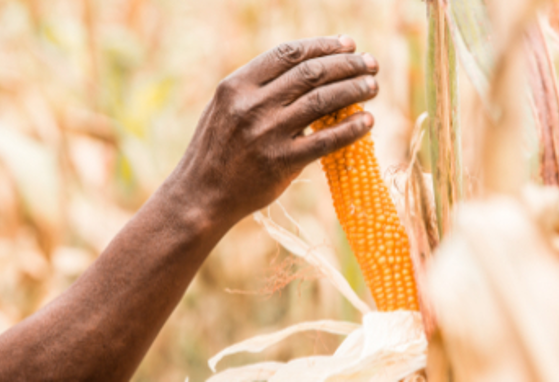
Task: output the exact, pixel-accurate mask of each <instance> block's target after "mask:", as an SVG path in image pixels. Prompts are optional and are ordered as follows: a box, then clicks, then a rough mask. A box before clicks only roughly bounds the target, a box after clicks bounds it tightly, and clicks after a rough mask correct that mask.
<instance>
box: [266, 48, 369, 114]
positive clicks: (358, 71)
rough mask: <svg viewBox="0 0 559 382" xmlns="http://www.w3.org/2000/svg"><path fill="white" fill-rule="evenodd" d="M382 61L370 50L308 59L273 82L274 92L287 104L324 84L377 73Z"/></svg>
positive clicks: (274, 95) (272, 92)
mask: <svg viewBox="0 0 559 382" xmlns="http://www.w3.org/2000/svg"><path fill="white" fill-rule="evenodd" d="M377 72H378V63H377V61H376V60H375V59H374V58H373V56H371V55H370V54H368V53H367V54H364V55H358V54H349V53H347V54H337V55H333V56H327V57H320V58H315V59H311V60H307V61H305V62H303V63H301V64H299V65H297V66H296V67H294V68H292V69H291V70H289V71H287V72H286V73H285V74H283V75H281V76H280V77H279V78H277V79H276V80H274V81H273V82H271V83H269V84H268V85H267V86H268V87H269V92H270V96H271V97H274V98H277V97H281V98H282V99H281V102H282V103H283V104H284V105H287V104H290V103H292V102H294V101H295V100H296V99H297V98H299V97H301V96H302V95H304V94H306V93H308V92H309V91H311V90H313V89H315V88H317V87H320V86H322V85H325V84H328V83H331V82H335V81H340V80H344V79H347V78H352V77H357V76H361V75H365V74H373V75H374V74H376V73H377Z"/></svg>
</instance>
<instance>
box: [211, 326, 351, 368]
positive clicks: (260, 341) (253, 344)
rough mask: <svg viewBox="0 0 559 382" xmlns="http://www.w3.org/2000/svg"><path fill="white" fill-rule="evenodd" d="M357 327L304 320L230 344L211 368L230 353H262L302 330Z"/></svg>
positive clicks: (347, 331) (342, 331) (343, 331)
mask: <svg viewBox="0 0 559 382" xmlns="http://www.w3.org/2000/svg"><path fill="white" fill-rule="evenodd" d="M357 329H359V325H358V324H355V323H352V322H344V321H333V320H322V321H309V322H302V323H299V324H296V325H293V326H290V327H288V328H286V329H283V330H280V331H278V332H275V333H271V334H265V335H261V336H256V337H253V338H250V339H248V340H245V341H243V342H240V343H238V344H235V345H233V346H230V347H228V348H226V349H224V350H222V351H220V352H219V353H218V354H216V355H215V356H213V357H212V358H211V359H210V360H209V361H208V365H209V366H210V369H211V370H212V371H213V372H215V371H216V366H217V364H218V362H219V361H221V360H222V359H223V358H224V357H226V356H228V355H232V354H236V353H241V352H250V353H260V352H261V351H263V350H265V349H267V348H269V347H270V346H272V345H275V344H277V343H278V342H280V341H283V340H284V339H286V338H287V337H289V336H291V335H293V334H296V333H300V332H305V331H309V330H317V331H321V332H327V333H333V334H343V335H347V334H350V333H351V332H353V331H355V330H357Z"/></svg>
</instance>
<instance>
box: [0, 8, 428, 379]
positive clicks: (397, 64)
mask: <svg viewBox="0 0 559 382" xmlns="http://www.w3.org/2000/svg"><path fill="white" fill-rule="evenodd" d="M0 20H1V22H2V27H1V28H0V101H1V102H0V332H1V331H3V330H5V329H7V328H8V327H10V326H11V325H14V324H15V323H17V322H19V321H20V320H22V319H23V318H25V317H26V316H28V315H30V314H32V313H33V312H34V311H36V310H37V309H39V308H40V307H41V306H44V305H45V304H46V303H48V302H49V301H51V300H52V299H53V298H54V297H56V296H57V295H59V294H60V293H61V292H63V291H64V290H65V289H66V288H67V287H68V286H69V285H70V284H71V283H72V282H73V281H74V280H75V279H76V278H77V277H78V276H79V275H80V274H81V273H82V272H83V271H84V269H86V268H87V267H88V266H89V265H90V264H91V263H92V262H93V261H94V260H95V258H96V257H97V256H98V255H99V253H100V252H101V251H102V250H103V249H104V247H105V246H106V245H107V243H108V242H109V241H110V239H111V238H112V237H113V236H114V235H115V233H116V232H117V231H118V230H119V229H120V228H121V227H122V226H123V224H125V223H126V221H127V220H128V219H129V218H130V217H131V216H132V215H133V213H134V212H135V211H136V210H137V209H138V208H139V207H140V205H141V204H142V203H143V202H144V201H145V200H146V199H147V197H148V196H149V195H150V194H151V193H152V192H153V191H154V190H155V189H156V187H157V186H158V185H159V184H160V182H161V181H162V180H163V179H164V178H165V176H166V175H167V174H168V173H169V172H170V171H171V169H172V168H173V166H174V164H175V163H176V162H177V161H178V159H179V158H180V156H181V155H182V152H183V151H184V149H185V148H186V146H187V144H188V141H189V139H190V136H191V135H192V133H193V131H194V128H195V126H196V123H197V119H198V117H199V115H200V113H201V112H202V110H203V107H204V106H205V104H206V103H207V102H208V101H209V99H210V98H211V96H212V93H213V89H214V88H215V86H216V85H217V84H218V82H219V81H220V80H221V79H222V78H223V77H225V76H226V75H228V74H229V73H230V72H231V71H233V70H234V69H236V68H238V67H239V66H240V65H242V64H244V63H246V62H248V61H249V60H250V59H252V58H253V57H254V56H256V55H257V54H259V53H261V52H263V51H265V50H267V49H271V48H273V47H274V46H275V45H276V44H279V43H281V42H284V41H287V40H292V39H297V38H305V37H311V36H317V35H335V34H339V33H347V34H350V35H351V36H353V37H354V38H355V39H356V41H357V44H358V46H359V50H362V51H369V52H373V53H374V55H375V56H377V58H378V60H379V61H380V62H382V63H383V65H382V71H381V73H380V74H379V76H380V83H381V84H382V93H381V96H379V98H378V99H377V100H376V101H375V102H374V103H373V104H372V105H371V107H373V108H374V109H376V111H375V114H376V118H377V121H378V127H377V128H376V129H375V135H376V137H377V139H378V140H379V141H383V142H384V144H380V145H379V151H382V152H383V155H382V156H381V157H382V160H383V161H384V165H383V166H384V168H389V167H390V166H393V165H395V164H396V165H397V164H399V163H400V162H401V158H404V157H405V156H406V155H407V153H408V145H407V142H408V140H409V136H410V134H411V128H412V127H413V124H414V121H415V119H416V118H417V117H418V116H419V115H420V114H421V113H422V112H423V111H424V109H425V100H424V97H423V91H424V81H425V80H424V78H423V76H422V73H423V72H424V69H423V68H424V61H423V52H424V51H425V30H426V28H425V23H424V4H422V3H421V2H420V1H417V0H398V1H396V0H394V1H390V2H387V1H384V0H371V1H367V2H364V1H362V0H347V1H343V2H341V1H338V0H309V1H304V2H300V1H296V0H264V1H263V0H239V1H234V2H231V1H225V0H207V1H204V2H191V1H189V2H184V1H178V0H163V1H159V0H115V1H111V2H106V1H100V0H82V1H75V0H0ZM302 178H303V179H305V180H306V181H305V182H297V183H295V184H293V186H292V187H291V188H290V190H289V191H288V192H287V193H286V194H285V195H284V196H282V198H281V204H282V206H284V207H285V208H286V209H287V210H288V211H289V212H290V214H291V215H292V216H293V217H294V218H295V219H296V221H297V222H298V224H299V225H300V226H301V227H302V228H303V229H304V231H305V232H307V233H308V236H310V237H312V238H313V239H314V245H315V246H318V247H320V248H321V253H323V254H325V256H327V258H328V259H329V261H330V262H331V264H333V265H332V267H333V268H335V269H340V270H341V273H342V274H343V277H344V278H345V280H347V284H348V285H349V286H351V289H352V290H354V291H355V292H353V296H354V300H355V299H356V298H357V297H358V298H359V300H360V301H363V304H367V305H371V303H372V300H371V297H370V296H369V295H368V292H367V289H366V288H365V286H364V283H363V279H362V276H361V274H360V272H359V268H358V266H357V264H356V262H355V261H354V259H353V258H352V256H350V252H349V249H348V246H347V243H346V241H345V238H344V235H343V232H342V231H341V229H340V227H339V226H338V224H337V222H336V219H335V213H334V210H333V209H332V208H331V205H330V196H329V194H328V189H327V185H326V182H325V181H324V179H323V176H322V174H321V171H320V168H319V166H318V165H313V166H310V167H309V168H308V169H307V170H306V171H305V172H304V173H303V175H302ZM274 216H275V219H276V220H277V221H278V222H279V223H281V224H283V225H287V226H289V227H292V228H294V225H293V223H291V222H290V221H289V220H288V219H287V218H285V217H284V216H283V214H282V213H281V209H280V208H279V207H276V208H274ZM290 259H291V255H290V254H289V253H288V251H287V250H285V249H282V248H279V247H278V246H277V244H276V243H275V241H274V240H272V239H271V238H268V237H267V236H266V235H265V234H264V233H263V232H262V229H261V228H260V226H259V225H258V223H256V222H254V221H253V220H252V219H247V220H245V221H243V222H241V223H240V224H239V225H238V226H237V227H236V228H235V229H234V230H232V231H231V232H230V233H229V234H228V235H227V236H226V237H225V238H224V240H223V241H222V243H221V244H220V245H219V246H218V247H217V248H216V250H215V251H214V253H213V254H212V255H211V257H210V258H209V259H208V261H207V262H206V264H205V265H204V267H203V268H202V270H201V271H200V273H199V275H198V276H197V278H196V280H195V281H194V283H193V284H192V285H191V287H190V289H189V291H188V292H187V294H186V296H185V297H184V299H183V301H182V302H181V304H180V305H179V306H178V308H177V309H176V311H175V313H174V314H173V316H172V317H171V319H170V320H169V322H168V323H167V325H166V326H165V327H164V329H163V331H162V332H161V334H160V336H159V337H158V338H157V339H156V342H155V344H154V346H153V347H152V349H151V350H150V352H149V353H148V356H147V357H146V359H145V360H144V362H143V363H142V365H141V367H140V369H139V370H138V372H137V373H136V375H135V376H134V379H133V380H134V381H184V378H185V376H186V375H189V376H190V381H200V380H204V379H206V378H207V377H209V376H210V375H211V370H210V368H209V367H208V365H207V360H208V359H209V358H210V357H211V356H212V355H214V354H216V353H217V352H218V351H219V350H220V349H222V348H224V347H226V346H227V345H229V344H231V343H235V342H238V341H241V340H243V339H245V338H248V337H251V336H253V335H256V334H259V333H263V332H272V331H274V330H278V329H280V328H283V327H287V326H289V325H291V324H295V323H298V322H303V321H308V320H311V321H317V320H319V321H320V320H323V319H324V318H325V317H326V318H328V319H329V320H336V321H337V320H343V321H352V322H354V321H357V320H359V318H360V312H359V311H357V310H355V309H354V308H353V304H352V303H351V302H348V301H347V300H346V299H344V298H343V297H342V296H340V295H339V294H338V293H337V292H336V289H335V287H333V286H332V285H331V284H330V282H329V281H328V280H326V279H325V278H324V277H322V276H319V277H316V276H315V275H314V274H313V275H311V276H309V277H307V276H305V279H306V281H305V280H302V279H301V277H299V275H301V274H305V275H307V272H306V271H305V269H307V268H308V266H307V265H305V264H303V262H292V261H290ZM286 265H288V266H286ZM280 270H281V272H279V271H280ZM278 273H281V274H284V275H285V279H286V280H289V279H295V280H296V281H295V282H292V283H290V284H288V285H285V284H284V283H281V282H280V283H279V284H275V285H282V286H284V289H283V290H281V291H277V292H276V293H269V292H270V291H273V290H274V289H275V287H274V288H270V284H269V283H270V282H271V280H272V279H274V280H273V281H278V277H277V276H278ZM274 277H275V278H274ZM280 281H281V280H280ZM346 290H349V289H348V288H346ZM355 301H357V300H355ZM353 327H354V326H347V327H346V328H345V329H344V330H343V331H342V332H341V334H346V333H347V331H348V330H349V329H348V328H353ZM333 332H335V333H334V334H322V333H320V332H318V331H307V332H306V333H305V334H300V335H298V337H297V341H296V342H290V341H284V342H281V343H278V344H277V345H275V346H274V347H273V348H270V349H269V350H267V351H265V352H264V353H263V354H247V353H244V354H239V355H234V356H230V357H228V358H227V359H224V360H223V361H221V363H220V365H219V366H220V367H235V366H239V365H242V364H246V363H248V362H253V361H262V360H265V359H275V360H279V361H284V362H285V361H287V360H289V359H292V358H296V357H300V356H303V355H307V354H315V355H317V356H318V355H321V354H329V353H331V352H332V351H334V350H335V349H336V348H337V347H338V345H339V344H340V342H341V340H342V339H343V337H342V336H341V335H340V330H333Z"/></svg>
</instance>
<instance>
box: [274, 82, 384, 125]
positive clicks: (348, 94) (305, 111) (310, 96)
mask: <svg viewBox="0 0 559 382" xmlns="http://www.w3.org/2000/svg"><path fill="white" fill-rule="evenodd" d="M377 93H378V85H377V82H376V80H375V78H374V77H373V76H372V75H366V76H360V77H357V78H352V79H349V80H344V81H340V82H335V83H333V84H329V85H325V86H321V87H319V88H317V89H314V90H313V91H311V92H309V93H307V94H305V95H304V96H303V97H301V98H299V99H298V100H297V101H295V102H293V103H292V104H291V105H289V106H287V107H285V108H284V110H283V113H282V114H283V115H282V117H281V118H282V120H283V121H285V126H289V129H293V131H290V133H293V134H297V133H298V132H299V131H301V130H303V129H304V128H305V127H306V126H308V125H310V124H311V123H312V122H314V121H316V120H317V119H319V118H321V117H323V116H325V115H326V114H330V113H333V112H334V111H337V110H340V109H342V108H344V107H347V106H349V105H352V104H354V103H359V102H363V101H366V100H368V99H371V98H373V97H375V96H376V95H377Z"/></svg>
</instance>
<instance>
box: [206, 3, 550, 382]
mask: <svg viewBox="0 0 559 382" xmlns="http://www.w3.org/2000/svg"><path fill="white" fill-rule="evenodd" d="M425 5H426V8H427V12H426V14H427V23H426V24H427V26H428V33H427V36H426V39H427V41H428V43H427V46H426V62H427V67H426V81H425V86H426V92H425V94H426V101H427V102H426V105H427V110H428V112H427V114H425V115H422V116H420V117H419V118H418V120H417V122H416V124H415V128H414V129H410V130H409V133H410V134H409V135H408V138H411V139H408V140H406V139H402V136H400V137H398V136H395V135H392V136H390V137H388V138H382V137H379V135H378V134H377V136H376V139H377V141H382V142H391V143H392V145H390V144H388V145H387V146H389V147H402V146H405V145H406V144H407V145H408V146H407V147H409V149H408V150H407V152H406V154H407V155H403V156H401V157H400V160H401V162H400V163H399V166H396V167H397V168H396V169H394V168H392V169H391V168H390V165H387V163H390V162H391V159H393V158H390V157H389V155H386V153H383V152H382V151H381V152H380V153H379V154H378V155H379V156H380V158H379V160H380V161H381V163H382V162H384V165H385V166H384V168H385V169H386V176H385V182H386V183H387V185H388V186H389V187H390V190H391V192H392V197H393V199H394V201H395V204H396V206H397V207H398V208H399V215H400V217H401V219H402V221H403V224H404V225H405V226H406V230H407V232H408V234H409V236H410V244H411V256H412V259H413V261H414V267H415V280H416V283H417V284H418V290H419V293H418V294H419V298H420V301H421V314H420V313H417V312H409V311H396V312H374V311H373V308H368V303H367V302H364V301H362V300H361V299H359V297H358V296H356V295H354V293H353V291H352V290H351V289H348V287H349V284H348V283H347V282H345V281H344V279H343V276H342V275H341V274H339V273H338V272H337V271H336V270H335V269H332V266H331V264H330V263H329V262H328V260H327V259H326V256H324V255H322V254H321V253H320V251H319V250H317V249H316V248H315V246H314V245H312V244H308V243H309V242H310V243H312V241H313V240H314V238H313V237H309V236H308V235H304V234H301V233H300V232H302V231H303V230H301V229H298V230H297V232H299V234H294V233H292V232H290V231H288V230H286V229H284V228H282V227H281V225H278V224H277V223H276V222H274V220H272V219H271V218H270V217H269V216H264V215H262V214H260V213H259V214H257V215H256V220H257V221H259V222H260V223H261V224H262V225H263V226H264V227H265V229H266V231H267V232H268V233H269V235H270V236H271V237H272V238H274V239H275V240H277V241H278V242H279V243H280V244H281V245H282V246H283V247H284V248H285V249H287V250H289V251H290V252H291V253H292V254H294V255H296V256H300V257H302V258H304V259H305V260H306V261H307V262H308V263H309V264H311V265H313V266H315V267H316V268H317V269H318V270H319V271H320V273H321V274H322V275H324V276H325V278H326V279H328V280H329V281H330V282H331V283H332V284H333V285H334V286H336V287H337V289H338V290H339V292H340V294H341V295H343V296H344V297H345V298H346V299H347V300H348V301H350V302H351V303H352V305H353V306H354V307H355V308H356V310H357V311H359V312H360V313H361V314H362V315H363V317H362V324H359V325H356V324H355V323H351V322H347V321H331V320H330V321H329V320H321V321H307V322H301V323H298V324H296V325H294V326H291V327H289V328H286V329H283V330H280V331H278V332H275V333H272V334H267V335H262V336H258V337H254V338H252V339H248V340H245V341H243V342H240V343H238V344H236V345H233V346H231V347H229V348H226V349H225V350H223V351H221V352H219V353H218V354H217V355H216V356H215V357H213V358H212V359H210V361H209V364H210V367H211V368H212V369H213V370H215V368H216V365H217V364H218V363H219V362H220V361H221V360H222V359H223V357H225V356H229V355H231V354H236V353H239V352H253V353H254V352H261V351H262V350H264V349H266V348H267V347H269V346H273V345H275V344H276V343H278V342H279V341H282V340H284V339H286V338H287V337H288V336H291V335H293V334H295V333H297V332H300V331H309V330H313V331H314V330H320V331H324V332H329V333H336V334H346V335H347V337H346V339H345V340H344V341H343V342H342V344H341V345H340V346H339V347H338V348H337V350H336V351H335V352H334V353H333V354H332V355H329V356H327V355H321V356H316V355H312V356H307V357H303V358H299V359H293V360H291V361H289V362H287V363H284V362H270V361H268V360H267V361H266V362H261V363H256V364H251V365H248V366H243V367H238V368H230V369H226V370H224V371H222V372H220V373H218V374H216V375H215V376H213V377H212V378H210V379H209V381H211V382H219V381H260V380H267V381H273V382H279V381H309V380H312V381H342V380H343V381H423V380H428V381H435V382H443V381H444V382H447V381H550V382H551V381H555V380H557V378H559V366H558V364H557V362H556V360H557V357H559V331H558V328H557V325H556V322H557V320H558V319H559V303H558V301H557V299H556V296H557V295H558V293H559V260H558V257H557V253H558V252H557V251H558V250H559V247H558V243H559V241H558V233H559V224H558V222H559V214H558V212H559V209H558V208H559V190H558V189H557V187H556V186H557V134H558V132H559V118H558V116H559V114H558V113H559V98H558V91H557V80H556V69H555V66H554V61H555V60H556V58H555V57H557V42H558V41H559V39H558V38H557V26H558V24H557V14H558V10H559V6H558V4H554V3H551V2H546V1H543V0H542V1H533V0H513V1H509V0H485V1H484V0H473V1H471V0H470V1H464V0H428V1H427V2H426V4H425ZM459 85H460V86H459ZM459 95H460V96H459ZM460 111H461V112H462V113H460ZM461 114H462V115H461ZM427 118H428V120H429V123H424V122H425V121H426V119H427ZM425 126H427V127H425ZM460 126H463V128H464V131H461V129H460ZM466 129H468V131H466ZM383 139H385V140H383ZM394 142H395V143H394ZM403 142H405V143H403ZM408 142H409V143H408ZM463 153H468V155H463ZM383 155H384V157H383ZM393 164H394V163H393ZM424 169H430V174H426V173H424V172H423V171H424Z"/></svg>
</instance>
